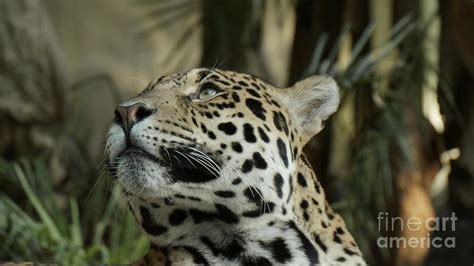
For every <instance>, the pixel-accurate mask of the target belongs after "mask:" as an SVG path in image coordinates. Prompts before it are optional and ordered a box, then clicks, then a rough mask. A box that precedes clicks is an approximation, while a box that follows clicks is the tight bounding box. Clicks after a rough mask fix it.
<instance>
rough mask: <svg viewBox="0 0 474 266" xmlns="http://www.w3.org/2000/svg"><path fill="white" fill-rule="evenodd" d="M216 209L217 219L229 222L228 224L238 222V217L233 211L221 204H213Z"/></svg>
mask: <svg viewBox="0 0 474 266" xmlns="http://www.w3.org/2000/svg"><path fill="white" fill-rule="evenodd" d="M214 206H215V207H216V209H217V214H216V215H217V217H216V218H218V219H219V220H221V221H223V222H225V223H229V224H236V223H238V222H239V217H238V216H237V214H235V213H234V212H233V211H231V210H230V209H229V208H227V207H226V206H224V205H222V204H215V205H214Z"/></svg>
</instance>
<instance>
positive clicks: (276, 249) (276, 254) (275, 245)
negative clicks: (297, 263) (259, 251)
mask: <svg viewBox="0 0 474 266" xmlns="http://www.w3.org/2000/svg"><path fill="white" fill-rule="evenodd" d="M268 246H269V248H270V251H271V253H272V256H273V258H274V259H275V260H276V261H277V262H279V263H285V262H287V261H290V260H291V258H292V256H291V253H290V250H289V249H288V247H287V245H286V242H285V240H284V239H283V238H281V237H277V238H276V239H275V240H273V241H272V242H271V243H270V244H269V245H268Z"/></svg>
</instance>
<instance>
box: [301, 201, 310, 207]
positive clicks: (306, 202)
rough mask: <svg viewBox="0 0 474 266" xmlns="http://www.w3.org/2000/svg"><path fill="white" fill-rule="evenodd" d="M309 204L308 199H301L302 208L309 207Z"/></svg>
mask: <svg viewBox="0 0 474 266" xmlns="http://www.w3.org/2000/svg"><path fill="white" fill-rule="evenodd" d="M308 206H309V204H308V201H307V200H302V201H301V203H300V207H301V208H302V209H307V208H308Z"/></svg>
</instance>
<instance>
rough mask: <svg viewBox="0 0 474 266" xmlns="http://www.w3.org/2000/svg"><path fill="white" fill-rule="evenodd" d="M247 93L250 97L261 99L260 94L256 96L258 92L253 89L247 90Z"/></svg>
mask: <svg viewBox="0 0 474 266" xmlns="http://www.w3.org/2000/svg"><path fill="white" fill-rule="evenodd" d="M247 92H248V93H250V95H252V96H253V97H255V98H261V97H262V96H260V94H258V92H256V91H255V90H254V89H250V88H248V89H247Z"/></svg>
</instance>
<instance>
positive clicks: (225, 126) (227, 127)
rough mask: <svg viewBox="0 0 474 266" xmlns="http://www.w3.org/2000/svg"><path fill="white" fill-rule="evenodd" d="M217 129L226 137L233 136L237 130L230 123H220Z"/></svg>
mask: <svg viewBox="0 0 474 266" xmlns="http://www.w3.org/2000/svg"><path fill="white" fill-rule="evenodd" d="M217 128H218V129H219V130H220V131H223V132H224V133H226V134H227V135H233V134H235V132H236V131H237V128H236V127H235V125H234V124H233V123H232V122H227V123H220V124H219V125H218V126H217Z"/></svg>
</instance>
